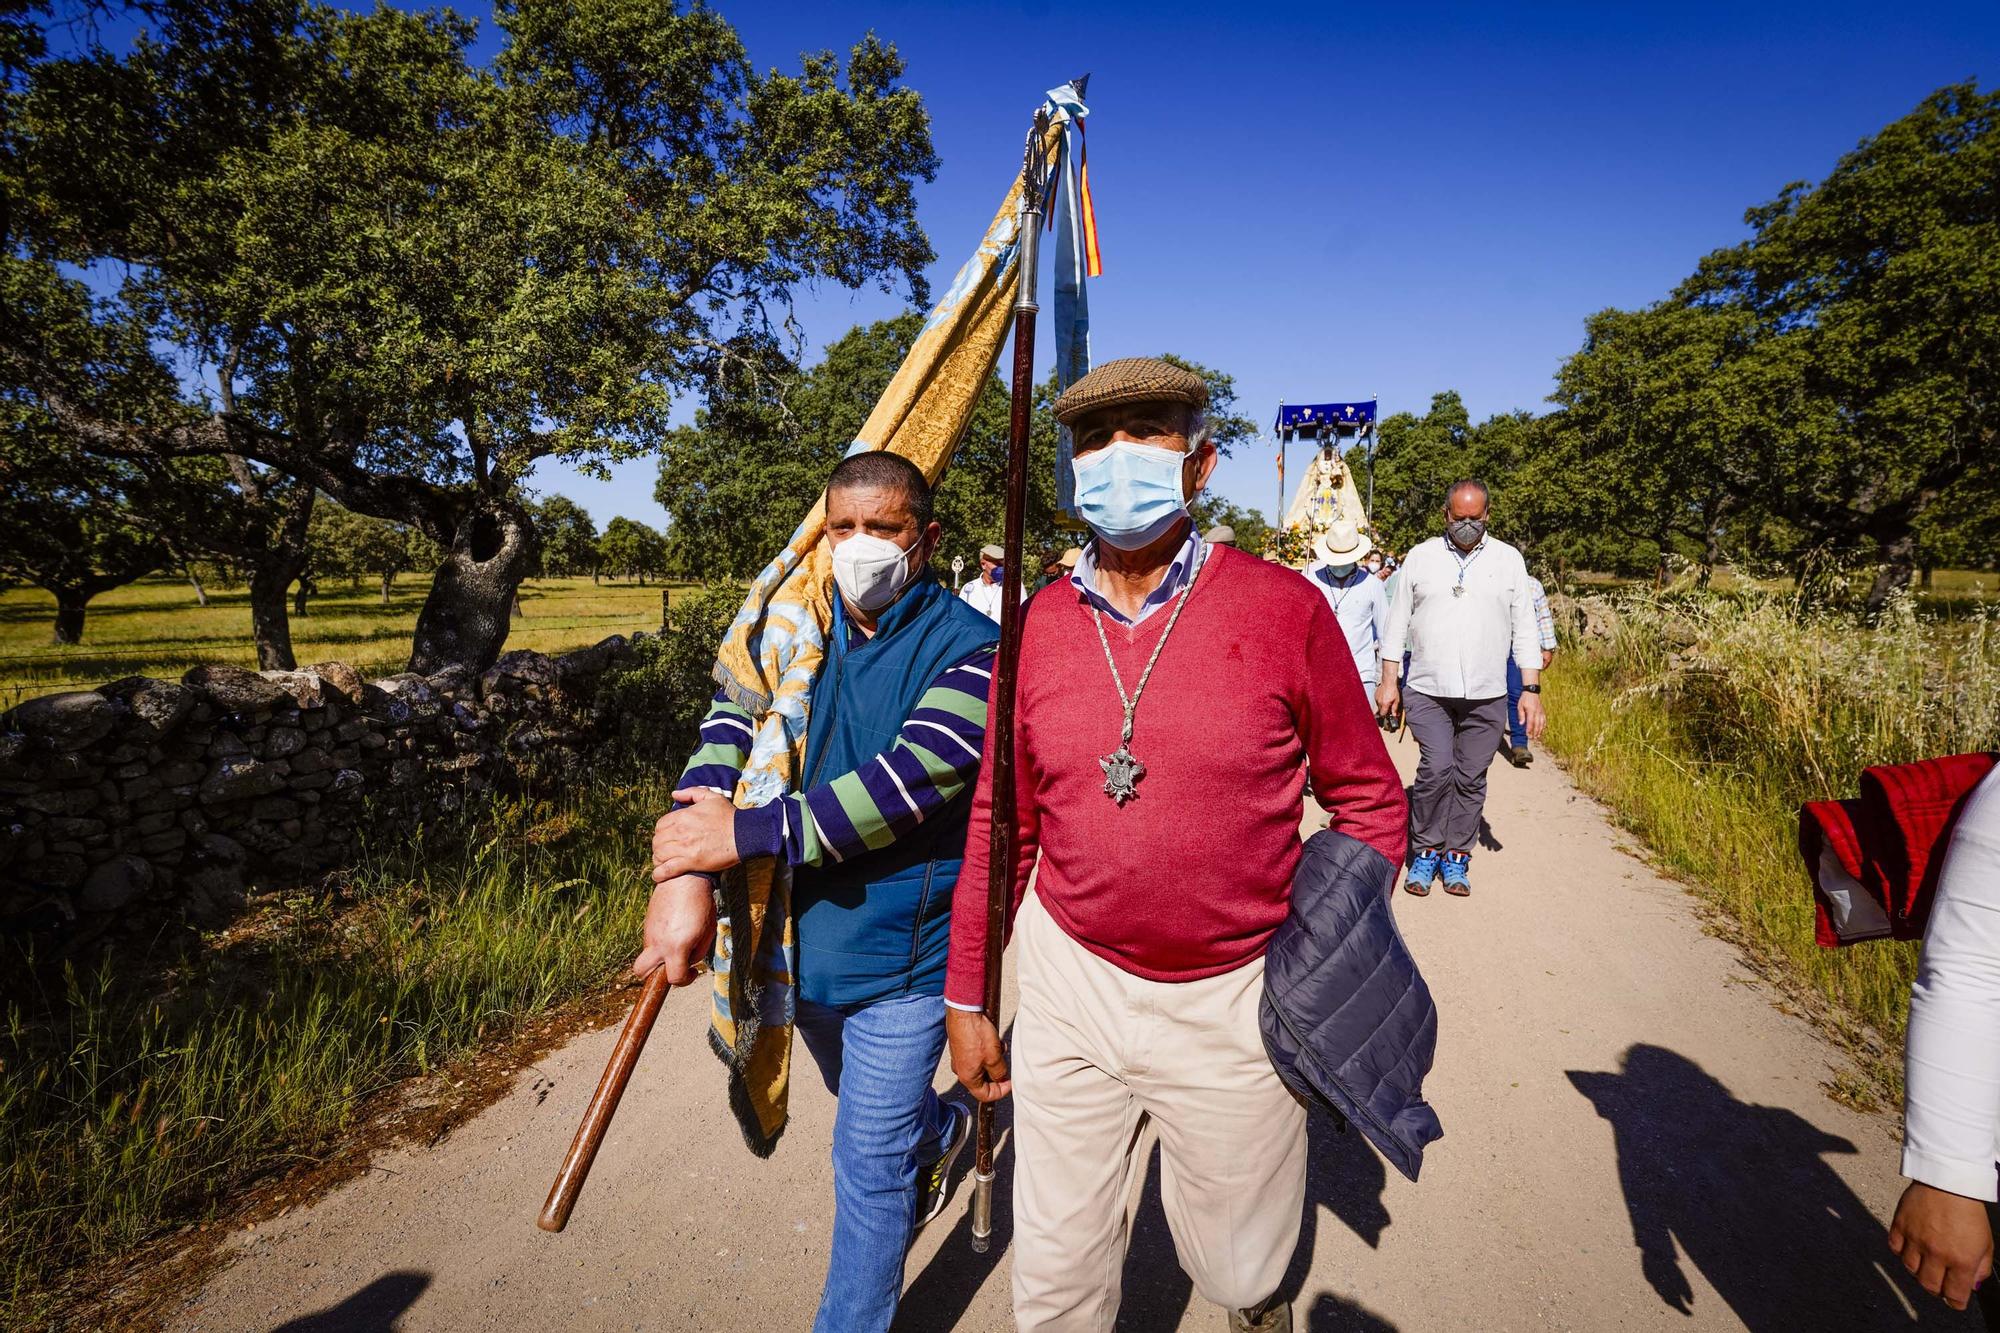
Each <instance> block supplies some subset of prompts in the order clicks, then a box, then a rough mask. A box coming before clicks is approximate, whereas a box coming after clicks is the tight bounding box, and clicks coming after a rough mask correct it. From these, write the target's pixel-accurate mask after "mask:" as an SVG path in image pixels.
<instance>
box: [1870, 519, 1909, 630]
mask: <svg viewBox="0 0 2000 1333" xmlns="http://www.w3.org/2000/svg"><path fill="white" fill-rule="evenodd" d="M1916 572H1917V534H1916V533H1915V532H1914V531H1911V530H1909V529H1907V528H1906V529H1904V530H1903V531H1902V532H1900V533H1897V534H1896V535H1894V536H1892V537H1891V538H1890V539H1889V540H1888V541H1885V542H1883V543H1882V567H1881V568H1880V569H1878V570H1876V571H1875V582H1874V583H1873V584H1871V585H1869V588H1868V608H1867V609H1868V614H1869V615H1870V616H1871V617H1872V616H1879V615H1881V614H1882V609H1883V608H1884V607H1886V606H1888V604H1889V599H1890V598H1891V597H1894V596H1895V595H1896V594H1897V593H1899V592H1901V591H1903V589H1905V588H1907V587H1909V586H1910V579H1911V577H1912V576H1913V575H1915V573H1916Z"/></svg>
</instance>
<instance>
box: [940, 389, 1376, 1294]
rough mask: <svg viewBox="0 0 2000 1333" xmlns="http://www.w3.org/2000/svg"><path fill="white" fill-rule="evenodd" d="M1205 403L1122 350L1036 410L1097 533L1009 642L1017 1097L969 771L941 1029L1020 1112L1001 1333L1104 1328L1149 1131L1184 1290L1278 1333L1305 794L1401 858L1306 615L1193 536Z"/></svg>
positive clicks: (991, 1088)
mask: <svg viewBox="0 0 2000 1333" xmlns="http://www.w3.org/2000/svg"><path fill="white" fill-rule="evenodd" d="M1207 401H1208V392H1207V387H1206V385H1205V384H1204V383H1203V382H1202V380H1201V378H1200V377H1199V376H1197V375H1194V374H1191V373H1189V372H1188V371H1185V370H1182V369H1180V368H1179V367H1177V366H1174V365H1172V364H1170V363H1168V362H1164V361H1156V360H1151V359H1147V358H1130V359H1127V360H1122V361H1113V362H1110V363H1108V364H1106V365H1103V366H1100V367H1099V368H1097V369H1096V370H1094V371H1092V372H1091V373H1090V374H1088V375H1086V376H1084V377H1083V378H1082V379H1080V380H1078V381H1077V382H1076V383H1075V384H1074V385H1072V386H1071V387H1070V389H1069V391H1068V392H1066V393H1065V394H1064V395H1063V396H1062V398H1061V399H1060V400H1058V402H1057V403H1056V407H1055V412H1056V417H1057V419H1058V420H1060V421H1062V422H1063V423H1064V424H1065V425H1067V426H1069V427H1070V429H1071V431H1072V434H1073V436H1074V439H1075V445H1076V465H1075V466H1076V494H1077V502H1078V507H1079V509H1080V510H1081V511H1082V514H1083V517H1084V519H1085V521H1086V522H1087V523H1089V524H1090V526H1091V528H1092V530H1093V532H1094V533H1095V536H1096V540H1095V541H1093V542H1092V543H1091V545H1090V546H1089V547H1088V548H1087V549H1086V550H1085V551H1084V554H1083V558H1082V559H1081V560H1079V561H1078V563H1077V567H1076V569H1075V571H1074V573H1073V574H1072V575H1071V577H1070V578H1069V579H1068V580H1067V581H1065V582H1061V583H1057V584H1055V585H1053V586H1051V587H1050V588H1048V589H1046V590H1044V592H1043V593H1042V594H1041V595H1040V596H1038V597H1036V598H1035V599H1034V601H1033V602H1032V603H1031V604H1030V605H1029V607H1028V609H1027V612H1026V621H1025V626H1024V630H1023V638H1022V642H1021V668H1020V677H1019V695H1018V702H1017V705H1016V719H1017V720H1016V736H1015V743H1016V759H1015V774H1016V806H1017V811H1018V824H1019V827H1018V828H1017V830H1016V833H1017V836H1018V838H1019V840H1020V847H1021V866H1020V874H1019V877H1018V879H1017V882H1016V883H1015V885H1014V893H1013V910H1012V911H1011V912H1010V913H1009V920H1010V923H1011V928H1012V929H1014V930H1015V932H1016V933H1017V934H1018V937H1019V941H1020V953H1019V956H1018V958H1017V962H1018V965H1019V972H1020V990H1021V1005H1020V1012H1019V1013H1018V1014H1017V1015H1016V1017H1015V1020H1014V1040H1013V1063H1012V1068H1011V1079H1010V1068H1009V1064H1008V1061H1007V1057H1006V1055H1005V1054H1004V1053H1003V1052H1002V1050H1001V1045H1000V1037H999V1034H998V1033H997V1032H996V1031H995V1030H994V1027H993V1025H992V1023H990V1022H989V1021H988V1020H987V1019H986V1017H985V1015H984V1014H983V1013H982V1012H980V1002H981V999H982V995H983V991H982V978H983V974H984V968H985V964H986V950H987V948H988V945H989V942H988V940H987V939H986V937H985V921H986V913H985V906H984V904H985V899H986V877H987V864H988V861H987V840H988V830H989V828H990V822H991V818H992V808H993V803H992V789H991V781H992V779H991V772H992V769H991V766H990V764H988V765H984V766H982V768H981V770H980V772H981V776H980V782H979V786H978V788H977V791H976V794H975V796H974V801H973V808H972V821H971V827H970V830H969V836H968V839H967V844H966V856H965V864H964V870H963V872H962V874H961V875H960V878H959V881H958V889H957V898H956V901H955V903H954V909H953V912H952V936H951V953H950V962H949V964H948V968H947V972H946V980H945V1002H946V1004H947V1005H948V1006H949V1007H950V1013H949V1014H948V1015H947V1031H948V1034H949V1037H950V1042H951V1058H952V1069H953V1071H954V1072H955V1073H956V1074H957V1075H958V1077H959V1079H960V1081H961V1082H963V1083H964V1084H965V1086H966V1088H967V1089H968V1090H969V1091H970V1092H971V1093H972V1095H973V1096H975V1097H977V1098H979V1099H980V1100H982V1101H992V1100H995V1099H997V1098H1000V1097H1004V1096H1006V1095H1007V1094H1008V1093H1009V1092H1010V1091H1011V1092H1012V1093H1014V1094H1015V1105H1014V1159H1015V1160H1014V1316H1015V1320H1016V1322H1017V1324H1018V1326H1019V1327H1020V1328H1022V1329H1036V1330H1045V1329H1047V1330H1052V1329H1062V1330H1068V1329H1108V1328H1110V1327H1111V1326H1112V1323H1113V1322H1114V1319H1115V1317H1116V1314H1117V1310H1118V1298H1119V1286H1118V1282H1119V1273H1120V1270H1121V1268H1122V1266H1123V1261H1124V1255H1125V1247H1126V1242H1127V1235H1126V1223H1125V1200H1126V1199H1127V1197H1129V1194H1130V1191H1131V1187H1132V1186H1133V1184H1134V1183H1135V1182H1136V1177H1137V1175H1138V1173H1140V1172H1142V1171H1144V1170H1145V1161H1146V1159H1145V1156H1144V1155H1142V1154H1141V1153H1139V1152H1138V1151H1137V1147H1138V1144H1139V1131H1140V1130H1141V1129H1142V1128H1143V1127H1144V1126H1145V1125H1147V1124H1148V1122H1150V1123H1151V1124H1152V1125H1153V1126H1155V1127H1156V1128H1157V1130H1158V1133H1159V1138H1160V1146H1161V1163H1162V1166H1161V1170H1162V1191H1161V1194H1162V1200H1163V1202H1164V1204H1165V1208H1166V1214H1167V1221H1168V1223H1169V1225H1170V1227H1171V1228H1172V1231H1173V1235H1174V1245H1175V1249H1176V1251H1177V1253H1178V1254H1179V1256H1180V1260H1181V1264H1182V1266H1183V1267H1184V1268H1186V1269H1187V1271H1188V1273H1189V1275H1190V1276H1191V1277H1192V1278H1193V1279H1194V1283H1195V1286H1196V1288H1197V1289H1198V1290H1199V1291H1200V1292H1201V1293H1202V1294H1203V1295H1204V1296H1205V1297H1207V1298H1208V1299H1209V1300H1212V1301H1214V1302H1215V1303H1216V1304H1218V1305H1220V1306H1222V1307H1223V1308H1224V1309H1225V1310H1227V1311H1229V1320H1230V1327H1231V1328H1232V1329H1260V1330H1273V1329H1289V1328H1290V1327H1291V1313H1290V1309H1289V1307H1288V1306H1287V1305H1285V1304H1284V1303H1283V1301H1282V1300H1281V1299H1279V1297H1278V1294H1277V1288H1278V1284H1279V1281H1280V1280H1281V1278H1282V1277H1283V1274H1284V1272H1285V1269H1286V1267H1287V1266H1288V1265H1289V1263H1290V1262H1291V1257H1292V1252H1293V1250H1294V1249H1295V1248H1296V1247H1297V1244H1298V1234H1299V1226H1300V1221H1301V1217H1302V1209H1303V1205H1304V1200H1305V1146H1306V1138H1305V1110H1304V1108H1303V1107H1302V1106H1301V1105H1300V1104H1299V1102H1298V1101H1297V1100H1296V1099H1295V1098H1294V1097H1293V1096H1292V1094H1291V1093H1290V1092H1289V1091H1287V1090H1286V1088H1285V1086H1284V1085H1283V1084H1282V1083H1281V1082H1280V1081H1279V1079H1278V1076H1277V1073H1276V1072H1275V1071H1274V1070H1273V1069H1272V1067H1271V1063H1270V1060H1269V1059H1268V1057H1267V1056H1266V1055H1265V1052H1264V1047H1263V1041H1262V1038H1261V1036H1260V1034H1259V1029H1258V1018H1257V1007H1258V1000H1259V998H1260V996H1261V993H1262V982H1263V972H1264V962H1263V956H1264V949H1265V945H1266V944H1267V943H1268V942H1269V940H1270V938H1271V935H1272V933H1273V932H1275V931H1276V930H1277V928H1278V925H1279V923H1280V922H1282V921H1283V920H1284V918H1285V914H1286V911H1287V908H1288V906H1289V904H1290V901H1291V885H1292V874H1293V871H1294V869H1295V868H1296V867H1297V865H1298V861H1299V855H1300V843H1299V822H1300V816H1301V813H1302V805H1301V799H1302V795H1303V792H1304V790H1305V783H1306V778H1307V775H1308V774H1310V776H1311V779H1312V790H1313V794H1314V796H1315V798H1316V799H1317V800H1318V801H1319V802H1320V804H1321V805H1322V806H1324V807H1325V808H1326V809H1327V810H1328V811H1329V812H1331V814H1332V816H1333V824H1334V826H1335V827H1336V828H1339V829H1341V830H1342V831H1344V832H1346V833H1348V834H1351V835H1352V836H1354V837H1356V838H1359V839H1360V840H1362V841H1364V842H1366V843H1368V844H1369V845H1370V846H1372V847H1374V848H1375V849H1376V850H1378V851H1380V852H1381V853H1382V854H1383V855H1384V856H1386V857H1388V858H1390V859H1391V860H1392V861H1393V862H1395V863H1397V864H1400V863H1401V861H1402V858H1403V852H1404V843H1405V836H1406V833H1405V830H1406V823H1407V817H1408V811H1407V808H1406V805H1405V802H1404V797H1403V788H1402V783H1401V782H1400V781H1399V780H1398V778H1397V776H1396V772H1395V769H1394V768H1393V766H1392V765H1391V764H1390V762H1389V754H1388V751H1387V750H1386V749H1385V748H1384V746H1383V744H1382V734H1381V732H1380V731H1379V730H1377V728H1376V726H1375V723H1374V719H1373V717H1372V716H1371V715H1370V713H1369V709H1368V703H1367V700H1366V698H1365V696H1364V694H1363V692H1362V690H1361V689H1360V688H1359V680H1358V678H1357V676H1356V674H1355V668H1354V655H1353V653H1351V652H1350V651H1348V648H1347V640H1346V637H1345V635H1344V633H1343V632H1342V630H1341V628H1340V625H1339V623H1338V622H1337V621H1336V620H1335V619H1334V616H1333V613H1332V612H1331V611H1330V610H1328V609H1327V604H1326V600H1325V599H1324V598H1322V597H1320V596H1319V594H1318V593H1317V592H1315V591H1314V589H1313V587H1312V585H1311V584H1309V583H1307V582H1306V581H1305V580H1304V579H1302V578H1300V577H1299V576H1298V575H1297V574H1295V573H1294V572H1292V571H1291V570H1289V569H1285V568H1283V567H1281V566H1278V565H1274V564H1269V563H1267V562H1265V561H1263V560H1260V559H1257V558H1256V557H1255V556H1251V555H1246V554H1244V553H1243V552H1240V551H1237V550H1235V549H1233V548H1230V547H1224V546H1215V545H1210V544H1208V543H1205V542H1204V541H1203V540H1202V539H1201V537H1200V535H1199V534H1198V533H1197V532H1196V531H1195V530H1194V526H1193V524H1192V522H1191V521H1190V520H1189V518H1188V513H1187V502H1188V500H1189V499H1190V498H1191V497H1192V496H1193V495H1194V494H1195V493H1196V492H1198V491H1199V490H1200V489H1201V488H1202V486H1203V485H1204V484H1205V483H1206V482H1207V481H1208V478H1209V474H1210V473H1211V472H1213V471H1214V469H1215V461H1216V455H1215V446H1214V445H1213V444H1212V443H1211V442H1210V441H1209V438H1208V431H1207V427H1206V423H1205V419H1204V409H1205V408H1206V406H1207ZM986 744H987V745H988V746H991V745H992V744H993V734H992V733H991V732H989V733H988V735H987V738H986ZM990 757H991V756H990V754H989V756H988V758H989V759H990ZM1038 859H1039V866H1040V869H1039V874H1038V875H1036V877H1035V891H1034V893H1033V894H1032V895H1028V894H1027V893H1026V890H1027V885H1028V881H1029V878H1030V874H1031V872H1032V871H1034V870H1035V867H1036V865H1037V862H1038ZM994 947H998V943H997V942H996V943H995V945H994Z"/></svg>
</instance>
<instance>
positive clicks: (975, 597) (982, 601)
mask: <svg viewBox="0 0 2000 1333" xmlns="http://www.w3.org/2000/svg"><path fill="white" fill-rule="evenodd" d="M1006 558H1007V553H1006V552H1005V551H1003V550H1001V549H1000V548H999V547H998V546H995V545H993V544H991V543H990V542H989V543H988V544H987V545H985V546H982V547H980V548H979V577H978V578H975V579H974V580H972V582H970V583H968V584H966V585H965V587H964V588H962V589H960V590H959V594H958V595H959V596H960V597H961V598H963V599H964V600H965V604H966V605H967V606H970V607H971V608H972V609H973V610H975V611H977V612H979V614H980V615H982V616H985V617H986V618H987V619H988V620H990V621H992V622H993V623H994V624H996V625H997V624H999V623H1000V578H1001V576H1002V575H1003V574H1004V573H1005V572H1006V571H1004V570H1002V569H1001V568H1000V562H1001V561H1002V560H1004V559H1006Z"/></svg>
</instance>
